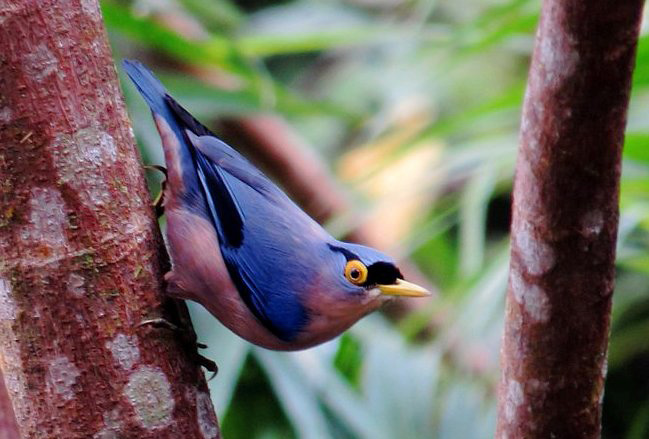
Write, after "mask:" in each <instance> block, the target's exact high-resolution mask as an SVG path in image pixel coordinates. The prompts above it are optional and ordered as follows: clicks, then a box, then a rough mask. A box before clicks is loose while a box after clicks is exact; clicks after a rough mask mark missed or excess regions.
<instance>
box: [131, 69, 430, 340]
mask: <svg viewBox="0 0 649 439" xmlns="http://www.w3.org/2000/svg"><path fill="white" fill-rule="evenodd" d="M123 65H124V68H125V69H126V72H127V74H128V76H129V77H130V78H131V80H132V81H133V82H134V83H135V85H136V87H137V89H138V90H139V92H140V93H141V94H142V96H143V98H144V100H145V101H146V102H147V104H148V105H149V107H150V108H151V111H152V115H153V119H154V121H155V124H156V127H157V129H158V132H159V134H160V137H161V140H162V147H163V150H164V156H165V162H166V165H167V182H166V185H165V188H164V198H163V199H164V212H165V215H166V219H167V232H166V233H167V245H168V249H169V255H170V257H171V261H172V267H173V268H172V270H171V271H170V272H169V273H167V274H166V275H165V279H166V280H167V282H168V292H169V294H171V295H172V296H174V297H178V298H183V299H190V300H194V301H196V302H199V303H200V304H202V305H203V306H204V307H205V308H207V310H208V311H210V312H211V313H212V314H213V315H214V316H215V317H216V318H218V319H219V320H220V321H221V322H222V323H223V324H224V325H225V326H227V327H228V328H230V330H232V331H233V332H235V333H236V334H238V335H239V336H241V337H243V338H244V339H246V340H248V341H250V342H252V343H254V344H257V345H259V346H263V347H265V348H269V349H276V350H297V349H305V348H308V347H311V346H314V345H317V344H319V343H322V342H324V341H327V340H329V339H331V338H333V337H335V336H337V335H339V334H340V333H341V332H343V331H344V330H346V329H347V328H349V327H350V326H351V325H352V324H354V323H355V322H356V321H357V320H358V319H360V318H361V317H363V316H364V315H366V314H367V313H369V312H371V311H373V310H375V309H377V308H378V307H379V306H380V305H381V304H382V303H383V302H384V301H385V300H387V299H388V298H390V297H392V296H409V297H421V296H427V295H429V294H430V293H429V292H428V291H426V290H425V289H424V288H422V287H420V286H418V285H415V284H412V283H409V282H406V281H404V280H403V276H402V275H401V272H400V271H399V269H398V268H397V267H396V265H395V263H394V261H393V260H392V259H390V258H389V257H388V256H386V255H384V254H383V253H381V252H379V251H377V250H374V249H372V248H369V247H365V246H362V245H357V244H350V243H346V242H341V241H338V240H336V239H334V238H333V237H332V236H330V235H329V234H328V233H327V232H326V231H325V230H324V229H323V228H322V227H320V225H319V224H318V223H316V222H315V221H314V220H313V219H312V218H311V217H309V216H308V215H307V214H306V213H304V212H303V211H302V210H301V209H300V208H299V207H298V206H297V205H296V204H295V203H293V202H292V201H291V200H290V199H289V198H288V196H286V194H284V192H282V190H280V189H279V188H278V187H277V186H276V185H275V184H274V183H273V182H271V181H270V180H269V179H268V178H267V177H266V176H265V175H264V174H262V173H261V172H260V171H259V170H258V169H257V168H256V167H254V166H253V165H252V164H251V163H250V162H248V161H247V160H246V159H245V158H244V157H243V156H241V155H240V154H239V153H238V152H236V151H235V150H234V149H232V148H231V147H229V146H228V145H226V144H225V143H223V142H222V141H221V140H219V139H218V138H217V137H216V136H215V135H214V134H212V132H210V130H208V129H207V128H206V127H205V126H203V125H202V124H201V123H200V122H198V121H197V120H196V119H195V118H194V117H192V116H191V115H190V114H189V113H188V112H187V111H186V110H185V109H184V108H183V107H181V106H180V105H179V104H178V103H177V102H176V101H175V100H174V99H173V98H172V97H171V96H169V94H168V93H167V91H166V90H165V88H164V86H163V85H162V84H161V83H160V81H159V80H158V79H157V78H156V77H155V76H154V75H153V73H151V72H150V71H149V70H148V69H147V68H146V67H144V66H143V65H142V64H141V63H139V62H137V61H128V60H125V61H124V63H123Z"/></svg>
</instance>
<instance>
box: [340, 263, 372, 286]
mask: <svg viewBox="0 0 649 439" xmlns="http://www.w3.org/2000/svg"><path fill="white" fill-rule="evenodd" d="M345 279H347V280H348V281H350V282H351V283H353V284H354V285H362V284H363V283H365V281H366V280H367V267H366V266H365V265H363V263H362V262H361V261H358V260H356V259H354V260H353V261H349V262H347V265H345Z"/></svg>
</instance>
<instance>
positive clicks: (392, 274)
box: [364, 262, 403, 286]
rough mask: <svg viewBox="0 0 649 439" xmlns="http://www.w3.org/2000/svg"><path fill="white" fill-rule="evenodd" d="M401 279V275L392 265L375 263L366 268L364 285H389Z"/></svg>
mask: <svg viewBox="0 0 649 439" xmlns="http://www.w3.org/2000/svg"><path fill="white" fill-rule="evenodd" d="M397 279H403V275H402V274H401V272H400V271H399V269H398V268H397V267H395V266H394V264H391V263H389V262H375V263H373V264H372V265H370V266H369V267H367V280H366V281H365V283H364V285H368V286H369V285H391V284H394V283H396V282H397Z"/></svg>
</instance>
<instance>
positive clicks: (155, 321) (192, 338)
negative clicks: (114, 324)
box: [136, 313, 219, 379]
mask: <svg viewBox="0 0 649 439" xmlns="http://www.w3.org/2000/svg"><path fill="white" fill-rule="evenodd" d="M179 314H180V313H179ZM179 317H180V316H179ZM179 320H180V325H177V324H175V323H172V322H170V321H169V320H167V319H165V318H164V317H155V318H151V319H146V320H142V321H141V322H140V323H138V324H137V325H136V327H138V328H139V327H142V326H153V327H154V328H162V329H167V330H169V331H171V332H173V333H175V334H178V335H179V336H180V338H181V339H182V341H183V343H182V345H183V347H184V348H185V349H186V350H187V353H188V354H189V356H190V357H191V358H192V360H193V361H194V362H195V363H197V364H198V365H200V366H203V367H204V368H205V369H206V370H208V371H209V372H212V373H213V375H212V377H210V379H212V378H214V377H215V376H216V374H217V373H218V371H219V367H218V366H217V364H216V363H215V362H214V361H212V360H210V359H209V358H206V357H204V356H202V355H201V354H199V353H198V351H197V350H196V348H199V349H205V348H207V345H205V344H203V343H199V342H198V341H197V337H196V332H194V330H193V329H192V328H191V326H190V325H188V324H187V322H184V321H183V319H182V317H180V318H179Z"/></svg>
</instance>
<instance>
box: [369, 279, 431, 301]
mask: <svg viewBox="0 0 649 439" xmlns="http://www.w3.org/2000/svg"><path fill="white" fill-rule="evenodd" d="M377 287H379V290H381V294H383V295H385V296H404V297H426V296H431V295H432V293H431V292H430V291H428V290H427V289H426V288H423V287H420V286H419V285H416V284H413V283H410V282H407V281H405V280H403V279H397V282H396V283H393V284H391V285H377Z"/></svg>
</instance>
